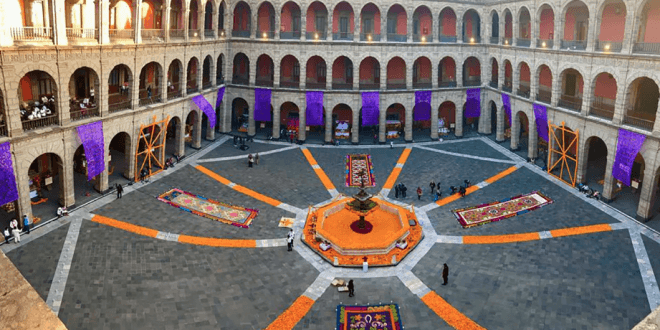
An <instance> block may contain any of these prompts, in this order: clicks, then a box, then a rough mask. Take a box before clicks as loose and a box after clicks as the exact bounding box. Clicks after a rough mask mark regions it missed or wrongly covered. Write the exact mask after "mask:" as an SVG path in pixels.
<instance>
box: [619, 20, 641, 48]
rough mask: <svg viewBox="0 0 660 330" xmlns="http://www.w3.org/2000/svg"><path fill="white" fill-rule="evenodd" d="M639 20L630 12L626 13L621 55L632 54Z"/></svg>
mask: <svg viewBox="0 0 660 330" xmlns="http://www.w3.org/2000/svg"><path fill="white" fill-rule="evenodd" d="M638 24H639V18H638V17H637V16H635V13H634V12H633V11H632V10H628V11H626V26H625V28H624V31H623V45H622V48H621V54H632V51H633V45H634V44H635V40H636V34H635V31H638Z"/></svg>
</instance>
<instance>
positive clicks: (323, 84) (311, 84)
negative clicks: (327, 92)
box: [305, 81, 326, 89]
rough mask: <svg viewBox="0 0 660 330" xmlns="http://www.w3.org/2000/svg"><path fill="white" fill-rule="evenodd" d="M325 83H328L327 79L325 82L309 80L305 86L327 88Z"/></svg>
mask: <svg viewBox="0 0 660 330" xmlns="http://www.w3.org/2000/svg"><path fill="white" fill-rule="evenodd" d="M325 85H326V84H325V81H323V82H319V81H316V82H309V81H308V82H306V83H305V88H309V89H325Z"/></svg>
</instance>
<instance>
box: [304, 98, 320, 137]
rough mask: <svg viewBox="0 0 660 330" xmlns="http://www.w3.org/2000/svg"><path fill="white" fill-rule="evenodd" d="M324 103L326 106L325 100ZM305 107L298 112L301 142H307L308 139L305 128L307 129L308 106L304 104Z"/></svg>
mask: <svg viewBox="0 0 660 330" xmlns="http://www.w3.org/2000/svg"><path fill="white" fill-rule="evenodd" d="M323 103H324V105H325V100H323ZM303 104H304V107H302V108H299V112H298V119H299V121H300V122H299V123H298V140H299V141H305V140H306V139H307V132H306V131H305V127H307V119H306V118H307V104H306V103H303Z"/></svg>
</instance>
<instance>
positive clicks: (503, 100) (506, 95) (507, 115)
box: [502, 93, 511, 126]
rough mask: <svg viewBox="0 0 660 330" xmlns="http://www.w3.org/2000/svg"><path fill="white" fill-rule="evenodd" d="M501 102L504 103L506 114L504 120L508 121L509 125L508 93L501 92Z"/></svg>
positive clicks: (509, 101) (509, 100)
mask: <svg viewBox="0 0 660 330" xmlns="http://www.w3.org/2000/svg"><path fill="white" fill-rule="evenodd" d="M502 103H503V104H504V105H503V107H504V113H505V114H506V120H508V121H509V126H511V99H510V98H509V94H504V93H502Z"/></svg>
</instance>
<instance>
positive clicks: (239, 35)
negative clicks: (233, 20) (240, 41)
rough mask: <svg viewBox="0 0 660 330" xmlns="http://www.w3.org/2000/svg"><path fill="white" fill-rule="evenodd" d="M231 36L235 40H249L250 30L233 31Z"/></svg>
mask: <svg viewBox="0 0 660 330" xmlns="http://www.w3.org/2000/svg"><path fill="white" fill-rule="evenodd" d="M231 36H232V37H235V38H249V37H250V30H232V31H231Z"/></svg>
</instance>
